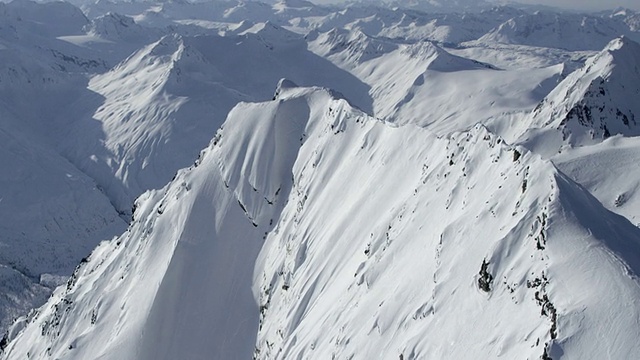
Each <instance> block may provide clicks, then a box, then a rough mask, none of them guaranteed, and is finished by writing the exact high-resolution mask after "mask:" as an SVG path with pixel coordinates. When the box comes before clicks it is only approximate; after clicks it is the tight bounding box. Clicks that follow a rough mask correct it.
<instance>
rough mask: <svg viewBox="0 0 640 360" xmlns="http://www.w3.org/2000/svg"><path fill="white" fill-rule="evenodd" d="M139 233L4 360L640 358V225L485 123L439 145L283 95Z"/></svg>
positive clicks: (235, 115) (74, 284)
mask: <svg viewBox="0 0 640 360" xmlns="http://www.w3.org/2000/svg"><path fill="white" fill-rule="evenodd" d="M399 174H402V175H401V176H399ZM487 209H489V211H487ZM595 218H598V219H600V220H602V219H605V221H599V222H597V224H602V225H601V226H596V225H595V224H596V222H594V221H593V219H595ZM134 219H135V220H134V222H133V223H132V225H131V227H130V228H129V230H128V231H127V232H126V233H125V234H124V235H122V236H121V237H120V238H118V239H115V240H113V241H111V242H108V243H107V242H105V243H103V244H102V245H101V246H100V247H99V248H98V249H96V250H95V251H94V253H93V254H92V255H91V257H90V258H89V259H88V261H87V262H84V263H83V264H81V265H80V266H79V268H78V270H77V271H76V273H75V274H74V276H73V277H72V278H71V280H70V281H69V282H68V284H67V286H66V287H61V288H59V289H58V290H57V291H56V293H55V294H54V296H53V297H52V298H51V299H50V301H49V302H48V303H47V304H46V305H45V306H44V307H42V308H41V309H39V310H37V311H36V312H34V313H32V314H31V315H30V316H29V317H27V318H25V319H23V320H22V321H21V322H18V323H17V324H16V325H15V326H14V327H13V328H12V331H11V333H10V337H11V338H12V339H13V341H12V342H11V343H10V344H9V346H8V347H7V348H6V351H5V353H4V354H3V358H4V359H14V358H22V357H24V356H25V354H29V355H30V356H32V357H38V358H57V359H84V358H87V357H91V358H100V359H173V358H183V357H185V356H187V357H189V358H193V359H200V358H202V359H204V358H230V357H233V358H236V357H249V356H251V352H253V355H254V357H256V358H265V359H267V358H268V359H273V358H291V357H313V358H329V357H331V356H335V357H350V356H351V357H354V358H364V359H366V358H372V357H393V358H396V357H399V356H400V357H402V358H421V357H424V356H433V355H434V354H435V356H437V357H439V358H460V359H465V358H474V359H475V358H478V357H482V358H493V357H497V356H504V357H507V358H517V357H522V356H525V357H529V358H536V357H540V356H543V355H544V354H547V355H549V356H551V357H559V356H560V355H562V356H563V357H564V358H567V359H580V358H585V357H587V356H596V357H597V356H603V357H604V356H607V354H608V356H612V357H614V358H626V357H628V356H632V355H631V354H635V353H636V352H637V351H638V350H640V349H638V343H637V341H636V340H637V336H638V335H639V334H640V329H638V324H637V322H636V319H637V318H638V315H640V314H638V312H639V311H640V310H638V309H637V308H635V307H629V308H625V311H622V310H620V311H614V312H612V311H611V306H612V305H611V304H632V303H633V302H634V301H635V300H636V299H637V298H638V296H640V287H639V286H638V282H637V279H636V278H635V275H632V274H637V272H638V271H639V270H640V269H639V265H640V261H639V259H638V257H637V256H636V254H638V250H640V249H639V247H640V232H639V230H638V229H637V228H636V227H634V226H632V225H631V224H629V223H628V222H627V221H626V220H625V219H623V218H621V217H619V216H616V215H614V214H612V213H610V212H608V211H607V210H605V209H604V208H602V206H601V205H600V204H599V203H598V202H597V201H596V200H595V199H594V198H593V197H591V196H590V195H589V194H588V193H587V192H586V191H584V190H583V189H581V188H579V187H577V185H575V184H574V183H572V182H571V181H569V180H567V179H566V178H565V177H564V176H563V175H561V174H559V173H557V172H556V170H555V169H554V168H553V166H551V165H550V164H549V163H547V162H544V161H542V160H540V159H539V157H537V156H536V155H534V154H531V153H527V152H524V150H523V149H522V148H512V147H509V146H506V145H505V144H504V142H503V141H502V140H501V139H500V138H499V137H497V136H495V135H493V134H491V133H489V132H488V131H487V130H485V129H484V128H483V127H482V126H478V127H476V128H474V129H473V130H471V131H469V132H462V133H456V134H453V135H452V136H450V137H448V138H438V137H435V136H433V135H431V134H430V133H429V132H428V131H426V130H424V129H420V128H416V127H414V126H402V127H397V126H394V125H392V124H388V123H384V122H381V121H378V120H375V119H373V118H370V117H368V116H367V115H365V114H364V113H362V112H360V111H358V110H354V109H353V108H352V107H350V106H349V105H348V103H347V102H346V101H345V100H341V99H336V98H335V97H332V96H331V94H330V93H329V92H327V91H325V90H320V89H305V88H297V87H294V86H293V84H292V83H291V82H286V81H283V82H281V84H280V86H279V88H278V90H277V92H276V97H275V100H273V101H271V102H266V103H258V104H248V103H243V104H240V105H238V106H237V107H235V108H234V109H233V110H232V111H231V112H230V114H229V117H228V120H227V122H226V123H225V125H224V126H223V129H222V130H220V131H219V132H218V134H217V135H216V136H215V138H214V139H213V141H212V142H211V144H210V145H209V147H208V148H207V149H206V150H205V151H203V152H202V154H201V156H200V158H199V159H198V160H197V161H196V164H195V165H194V166H193V167H191V168H190V169H188V170H185V171H180V172H179V173H178V175H177V177H176V179H175V180H174V181H172V182H171V183H170V184H169V185H168V186H167V187H166V188H164V189H163V190H160V191H153V192H149V193H146V194H145V195H144V196H142V197H141V198H140V199H139V200H138V201H137V209H136V212H135V214H134ZM258 253H260V254H259V255H258ZM256 258H257V261H256ZM254 266H255V268H254ZM399 279H400V280H399ZM252 283H253V294H252V292H251V287H252ZM255 301H257V304H256V302H255ZM621 306H622V305H621ZM461 313H463V314H465V316H463V317H461V316H459V315H460V314H461ZM612 314H614V315H612ZM452 319H455V321H453V320H452ZM461 329H463V330H461ZM622 329H623V330H622ZM256 332H257V333H258V337H257V342H256ZM452 339H453V341H454V342H452ZM614 342H615V344H614ZM254 344H255V348H254Z"/></svg>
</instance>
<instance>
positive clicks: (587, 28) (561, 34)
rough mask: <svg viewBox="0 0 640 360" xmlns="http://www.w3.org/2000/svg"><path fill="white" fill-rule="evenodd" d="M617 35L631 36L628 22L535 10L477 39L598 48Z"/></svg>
mask: <svg viewBox="0 0 640 360" xmlns="http://www.w3.org/2000/svg"><path fill="white" fill-rule="evenodd" d="M621 35H628V36H629V35H633V36H635V34H634V32H632V31H630V29H629V26H628V25H626V24H625V23H624V22H623V21H619V20H618V19H615V18H605V17H597V16H588V15H579V14H564V13H563V14H557V13H551V12H543V11H539V12H536V13H534V14H523V15H520V16H518V17H514V18H512V19H510V20H508V21H506V22H504V23H503V24H501V25H500V26H498V27H497V28H496V29H494V30H492V31H490V32H488V33H487V34H486V35H484V36H482V37H481V38H480V39H478V41H479V42H486V43H493V42H495V43H506V44H520V45H530V46H541V47H550V48H560V49H567V50H574V51H575V50H600V49H602V48H603V47H604V46H606V44H607V43H608V42H609V41H611V40H612V39H614V38H616V37H619V36H621Z"/></svg>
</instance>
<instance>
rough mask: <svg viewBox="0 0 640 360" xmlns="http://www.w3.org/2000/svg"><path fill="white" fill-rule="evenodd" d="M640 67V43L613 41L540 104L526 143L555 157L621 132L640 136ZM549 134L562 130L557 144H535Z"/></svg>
mask: <svg viewBox="0 0 640 360" xmlns="http://www.w3.org/2000/svg"><path fill="white" fill-rule="evenodd" d="M639 63H640V44H638V43H636V42H634V41H633V40H631V39H629V38H628V37H620V38H617V39H614V40H612V41H611V42H610V43H609V44H607V46H606V47H605V48H604V49H603V50H602V51H601V52H599V53H598V54H597V55H595V56H593V57H592V58H590V59H589V60H587V62H586V63H585V65H584V66H583V67H582V68H580V69H578V70H576V71H575V72H573V73H571V74H570V75H569V76H568V77H567V78H565V79H564V80H563V81H562V82H561V83H560V84H559V85H558V86H557V87H556V88H555V89H554V90H553V91H551V93H550V94H549V95H548V96H547V97H546V98H545V99H544V100H543V101H542V102H541V103H540V104H538V106H537V107H536V109H535V110H534V111H533V113H532V115H531V118H532V123H533V127H532V129H530V130H529V131H528V133H527V134H525V135H524V136H523V137H521V139H520V141H522V142H523V143H526V144H528V146H529V147H534V148H537V149H539V150H540V151H541V152H543V153H549V152H554V151H556V150H558V149H559V147H561V146H562V145H563V144H568V145H572V146H576V145H586V144H591V143H594V142H598V141H601V140H602V139H604V138H607V137H609V136H612V135H616V134H621V135H623V136H638V135H640V126H639V125H640V124H638V122H637V120H636V114H640V103H638V101H637V97H638V96H639V95H640V67H639V66H638V64H639ZM548 131H559V133H558V134H559V135H560V137H555V139H556V140H555V145H550V143H549V141H548V140H549V139H551V138H553V137H550V138H548V139H547V141H545V142H544V145H542V143H540V144H538V145H535V144H536V143H537V142H538V140H539V139H540V137H541V135H542V133H547V132H548ZM534 134H536V135H534ZM541 147H545V148H546V149H544V150H543V149H542V148H541Z"/></svg>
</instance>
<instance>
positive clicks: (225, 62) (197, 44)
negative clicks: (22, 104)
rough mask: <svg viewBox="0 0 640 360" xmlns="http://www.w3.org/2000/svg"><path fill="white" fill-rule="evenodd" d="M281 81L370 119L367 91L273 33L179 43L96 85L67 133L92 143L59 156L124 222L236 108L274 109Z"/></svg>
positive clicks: (270, 28) (164, 45)
mask: <svg viewBox="0 0 640 360" xmlns="http://www.w3.org/2000/svg"><path fill="white" fill-rule="evenodd" d="M223 55H224V56H223ZM283 76H287V77H289V78H292V79H293V80H295V81H296V82H299V83H301V84H308V85H311V84H322V85H326V86H331V87H332V88H334V89H336V90H338V91H340V92H342V93H344V94H346V95H347V96H348V98H349V99H350V100H351V101H352V102H353V103H354V104H356V105H358V106H359V107H361V108H363V109H366V110H369V111H370V108H371V105H370V103H371V100H370V97H369V94H368V88H367V86H366V85H365V84H363V83H361V82H360V81H359V80H358V79H357V78H355V77H354V76H353V75H351V74H349V73H347V72H345V71H344V70H341V69H339V68H337V67H336V66H335V65H333V64H332V63H330V62H329V61H327V60H324V59H322V58H320V57H318V56H317V55H315V54H313V53H311V52H310V51H308V50H307V49H306V45H305V43H304V41H303V40H302V38H301V37H300V36H297V35H295V34H293V33H291V32H288V31H286V30H284V29H282V28H279V27H277V26H275V25H273V24H270V23H267V24H256V25H255V26H254V27H251V28H249V29H247V30H245V31H244V33H243V34H241V35H230V36H226V37H222V36H217V35H211V36H195V37H192V36H181V35H177V34H173V35H168V36H165V37H163V38H162V39H160V40H158V41H157V42H154V43H152V44H150V45H148V46H146V47H144V48H142V49H141V50H139V51H138V52H136V53H135V54H133V55H131V56H130V57H129V58H127V59H126V60H125V61H123V62H122V63H120V64H119V65H118V66H116V67H114V68H113V69H111V70H110V71H108V72H106V73H104V74H100V75H98V76H95V77H93V78H92V79H91V81H90V82H89V85H88V89H89V90H90V92H89V93H87V94H86V95H85V97H83V98H80V99H79V100H77V101H75V102H74V103H73V105H72V107H71V110H69V113H70V114H74V115H72V116H73V117H80V120H79V121H75V122H73V123H72V124H71V130H70V131H71V133H72V134H73V135H74V136H81V135H82V136H85V137H86V139H85V140H84V141H79V142H78V143H65V144H63V145H62V147H63V153H64V154H65V155H66V156H67V157H68V158H70V159H72V162H73V163H74V164H76V165H77V166H78V167H79V168H80V169H82V170H83V171H84V172H86V173H87V174H90V176H92V177H93V178H95V179H97V181H98V182H99V183H100V185H101V186H102V187H103V188H104V189H105V191H106V193H107V194H108V195H109V197H110V198H111V200H112V201H113V203H114V204H115V205H116V207H117V208H118V209H119V211H122V212H127V211H128V209H130V206H131V205H130V204H131V202H132V200H133V199H134V198H135V197H137V196H138V195H139V194H141V193H142V192H144V191H145V190H146V189H157V188H161V187H162V186H164V184H166V183H167V182H168V181H170V180H171V178H172V177H173V175H174V174H175V172H176V171H177V170H178V169H180V168H181V167H185V166H188V165H189V164H191V163H192V162H193V159H194V158H195V157H196V156H197V154H198V152H199V151H200V149H202V148H203V147H205V146H206V144H207V143H208V142H209V140H210V139H211V138H212V137H213V135H214V134H215V132H216V129H218V127H219V126H220V125H221V124H222V122H223V121H224V116H225V115H226V114H227V112H228V111H229V110H230V109H231V108H232V107H233V106H234V105H235V104H236V103H237V102H238V101H240V100H266V99H270V98H271V97H272V94H273V84H275V83H276V82H277V81H278V79H279V78H280V77H283ZM96 103H97V105H96ZM78 114H81V115H78ZM96 125H98V126H96ZM87 135H88V136H87Z"/></svg>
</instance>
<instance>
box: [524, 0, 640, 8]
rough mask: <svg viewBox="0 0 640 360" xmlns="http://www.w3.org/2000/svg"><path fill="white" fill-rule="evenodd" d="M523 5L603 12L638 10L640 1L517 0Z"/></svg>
mask: <svg viewBox="0 0 640 360" xmlns="http://www.w3.org/2000/svg"><path fill="white" fill-rule="evenodd" d="M517 2H520V3H524V4H541V5H549V6H557V7H565V8H572V9H580V10H604V9H613V8H616V7H618V6H622V7H626V8H630V9H634V10H640V0H518V1H517Z"/></svg>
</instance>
